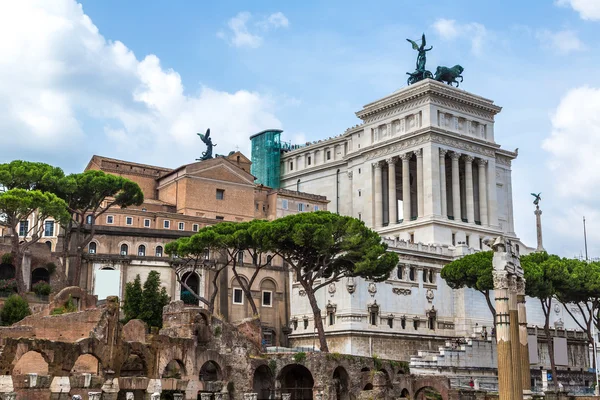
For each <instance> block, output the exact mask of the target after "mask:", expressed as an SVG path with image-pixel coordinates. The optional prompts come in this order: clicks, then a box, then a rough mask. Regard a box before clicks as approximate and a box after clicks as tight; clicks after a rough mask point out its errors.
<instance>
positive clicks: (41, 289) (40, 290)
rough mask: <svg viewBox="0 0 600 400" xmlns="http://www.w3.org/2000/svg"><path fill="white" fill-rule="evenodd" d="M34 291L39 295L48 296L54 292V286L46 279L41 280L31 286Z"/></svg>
mask: <svg viewBox="0 0 600 400" xmlns="http://www.w3.org/2000/svg"><path fill="white" fill-rule="evenodd" d="M31 288H32V289H33V292H34V293H35V294H37V295H38V296H48V295H49V294H50V292H52V286H50V284H49V283H47V282H44V281H39V282H36V283H34V284H33V286H32V287H31Z"/></svg>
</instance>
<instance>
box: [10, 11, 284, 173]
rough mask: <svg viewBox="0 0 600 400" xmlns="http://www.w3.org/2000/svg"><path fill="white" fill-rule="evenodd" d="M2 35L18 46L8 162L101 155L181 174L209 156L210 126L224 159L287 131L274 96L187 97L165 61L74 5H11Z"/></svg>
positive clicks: (206, 92) (214, 93)
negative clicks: (275, 131) (273, 132)
mask: <svg viewBox="0 0 600 400" xmlns="http://www.w3.org/2000/svg"><path fill="white" fill-rule="evenodd" d="M0 37H4V38H10V40H8V39H7V40H2V41H0V76H2V77H3V78H2V80H0V132H2V139H3V146H2V147H1V148H0V157H1V159H2V160H0V161H6V160H10V159H13V158H27V157H28V155H29V156H30V155H31V154H36V155H38V156H41V157H45V158H46V159H52V158H53V157H54V158H57V156H56V154H57V153H58V154H63V157H61V159H62V161H61V162H62V163H68V162H73V163H77V164H76V165H78V166H80V165H81V164H82V163H84V162H85V161H86V159H88V158H89V157H90V156H91V154H93V153H102V154H103V155H107V156H113V157H123V158H126V159H130V160H134V161H143V162H146V163H150V164H159V165H169V166H177V165H180V164H183V163H188V162H193V161H194V159H195V158H197V157H199V156H200V154H201V152H202V151H203V147H204V146H203V144H202V143H201V142H200V140H199V139H198V137H197V136H196V134H195V133H196V132H204V131H205V130H206V128H209V127H210V128H211V131H212V132H213V135H214V141H215V143H217V146H218V147H217V148H216V149H215V150H216V151H217V152H219V153H227V152H228V151H230V150H233V149H234V148H235V147H236V146H238V145H240V144H242V143H243V144H246V145H245V146H243V147H242V148H241V149H240V150H242V151H244V152H246V153H248V150H249V145H248V144H247V143H248V140H247V138H248V136H249V135H251V134H252V133H255V132H258V131H260V130H262V129H266V128H279V127H280V126H281V123H280V121H279V120H278V119H277V118H276V117H275V115H274V112H273V110H274V109H275V105H274V103H275V102H274V101H272V100H271V98H270V97H269V96H265V95H263V94H260V93H256V92H249V91H245V90H239V91H237V92H234V93H228V92H222V91H218V90H215V89H213V88H209V87H200V88H198V89H197V90H194V89H192V90H191V93H189V94H188V92H190V91H189V90H187V91H186V90H185V89H184V87H183V84H182V81H181V77H180V76H179V74H178V73H177V72H176V71H174V70H172V69H167V68H164V67H163V66H162V65H161V62H160V60H159V58H158V57H157V56H155V55H148V56H146V57H145V58H143V59H138V58H137V57H136V55H135V54H134V53H133V52H132V51H131V50H129V49H128V48H127V47H126V46H125V45H124V44H123V43H121V42H118V41H116V42H111V41H107V40H106V39H105V38H104V37H102V36H101V35H100V33H99V31H98V28H97V27H96V26H95V25H94V24H93V22H92V21H91V19H90V18H89V17H88V16H87V15H85V13H84V12H83V9H82V7H81V5H79V4H77V3H76V2H75V1H74V0H56V1H51V2H48V1H45V0H38V1H27V2H3V3H1V4H0ZM60 152H62V153H60ZM81 153H83V154H81ZM64 154H70V155H71V157H64ZM248 155H249V154H248ZM78 156H79V157H80V158H79V159H77V157H78ZM73 159H77V160H73ZM62 166H63V167H66V168H67V169H69V166H66V165H65V164H62Z"/></svg>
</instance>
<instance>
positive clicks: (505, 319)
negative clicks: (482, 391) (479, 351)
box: [493, 271, 514, 400]
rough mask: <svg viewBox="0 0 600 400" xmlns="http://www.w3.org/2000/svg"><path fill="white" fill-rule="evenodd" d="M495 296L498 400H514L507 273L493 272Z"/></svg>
mask: <svg viewBox="0 0 600 400" xmlns="http://www.w3.org/2000/svg"><path fill="white" fill-rule="evenodd" d="M493 274H494V275H493V276H494V293H495V295H496V342H497V344H498V394H499V400H514V397H513V393H514V391H513V383H514V382H513V365H512V350H511V341H510V317H509V304H508V303H509V288H508V272H506V271H494V272H493Z"/></svg>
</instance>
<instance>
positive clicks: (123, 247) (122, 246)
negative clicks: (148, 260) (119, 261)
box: [121, 243, 129, 256]
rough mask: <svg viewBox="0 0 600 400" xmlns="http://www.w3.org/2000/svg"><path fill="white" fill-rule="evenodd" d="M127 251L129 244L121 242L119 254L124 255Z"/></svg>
mask: <svg viewBox="0 0 600 400" xmlns="http://www.w3.org/2000/svg"><path fill="white" fill-rule="evenodd" d="M128 253H129V246H127V245H126V244H125V243H123V244H122V245H121V255H122V256H126V255H127V254H128Z"/></svg>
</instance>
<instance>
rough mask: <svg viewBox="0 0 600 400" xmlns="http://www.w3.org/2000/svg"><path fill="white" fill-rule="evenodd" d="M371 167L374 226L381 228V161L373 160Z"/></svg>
mask: <svg viewBox="0 0 600 400" xmlns="http://www.w3.org/2000/svg"><path fill="white" fill-rule="evenodd" d="M373 167H374V168H375V183H374V187H373V194H374V196H373V197H374V199H373V201H374V202H375V204H374V205H375V224H374V226H375V228H381V226H382V225H383V197H382V196H383V194H382V191H383V188H382V185H381V162H380V161H378V162H374V163H373Z"/></svg>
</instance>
